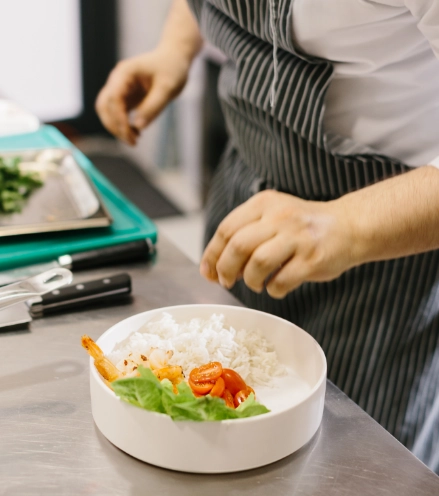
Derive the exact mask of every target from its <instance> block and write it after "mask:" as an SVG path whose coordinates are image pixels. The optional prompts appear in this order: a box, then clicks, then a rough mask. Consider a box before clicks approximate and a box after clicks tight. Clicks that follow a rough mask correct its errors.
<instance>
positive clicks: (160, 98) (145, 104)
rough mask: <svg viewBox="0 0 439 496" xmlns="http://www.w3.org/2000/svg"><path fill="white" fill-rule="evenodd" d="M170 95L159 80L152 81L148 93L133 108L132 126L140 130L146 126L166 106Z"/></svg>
mask: <svg viewBox="0 0 439 496" xmlns="http://www.w3.org/2000/svg"><path fill="white" fill-rule="evenodd" d="M171 98H172V97H171V95H170V93H169V92H168V91H167V89H166V88H164V87H162V86H161V85H160V83H159V82H154V83H153V85H152V86H151V88H150V90H149V91H148V94H147V95H146V96H145V98H144V99H143V101H142V102H141V103H140V105H138V107H137V108H136V109H135V117H134V126H135V127H136V128H137V129H139V130H141V129H144V128H145V127H146V126H148V125H149V124H150V123H151V122H152V121H153V120H154V119H155V118H156V117H157V116H158V115H159V114H160V112H161V111H162V110H163V109H164V108H165V107H166V105H167V104H168V103H169V101H170V100H171Z"/></svg>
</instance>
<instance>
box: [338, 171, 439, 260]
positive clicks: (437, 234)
mask: <svg viewBox="0 0 439 496" xmlns="http://www.w3.org/2000/svg"><path fill="white" fill-rule="evenodd" d="M334 203H336V204H338V208H341V209H342V210H343V211H344V213H346V214H347V215H348V216H349V218H350V222H351V226H352V232H353V238H352V241H353V245H352V257H353V262H354V265H359V264H361V263H365V262H371V261H378V260H387V259H392V258H398V257H402V256H408V255H414V254H416V253H421V252H425V251H429V250H433V249H436V248H439V170H438V169H436V168H435V167H432V166H427V167H420V168H418V169H415V170H413V171H410V172H408V173H406V174H402V175H400V176H397V177H394V178H391V179H387V180H385V181H382V182H379V183H377V184H374V185H372V186H369V187H367V188H364V189H362V190H359V191H356V192H353V193H350V194H348V195H346V196H344V197H342V198H340V199H339V200H336V201H335V202H334Z"/></svg>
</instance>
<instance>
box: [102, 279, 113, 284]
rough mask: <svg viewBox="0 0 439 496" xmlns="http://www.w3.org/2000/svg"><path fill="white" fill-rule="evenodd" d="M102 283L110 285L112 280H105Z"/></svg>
mask: <svg viewBox="0 0 439 496" xmlns="http://www.w3.org/2000/svg"><path fill="white" fill-rule="evenodd" d="M102 282H103V283H104V284H110V282H111V280H110V279H104V280H103V281H102Z"/></svg>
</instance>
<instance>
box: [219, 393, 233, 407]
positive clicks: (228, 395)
mask: <svg viewBox="0 0 439 496" xmlns="http://www.w3.org/2000/svg"><path fill="white" fill-rule="evenodd" d="M222 399H223V400H224V401H225V402H226V406H228V407H229V408H233V409H235V404H234V403H233V396H232V393H231V392H230V391H229V390H228V389H224V393H223V395H222Z"/></svg>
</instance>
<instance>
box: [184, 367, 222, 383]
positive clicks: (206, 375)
mask: <svg viewBox="0 0 439 496" xmlns="http://www.w3.org/2000/svg"><path fill="white" fill-rule="evenodd" d="M222 372H223V367H222V365H221V364H220V363H219V362H210V363H206V364H205V365H201V367H198V368H196V369H193V370H192V371H191V373H190V374H189V377H190V379H191V380H192V382H197V383H199V382H211V381H212V382H215V381H216V380H217V379H218V377H221V374H222Z"/></svg>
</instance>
